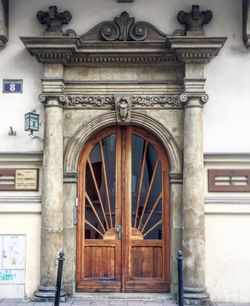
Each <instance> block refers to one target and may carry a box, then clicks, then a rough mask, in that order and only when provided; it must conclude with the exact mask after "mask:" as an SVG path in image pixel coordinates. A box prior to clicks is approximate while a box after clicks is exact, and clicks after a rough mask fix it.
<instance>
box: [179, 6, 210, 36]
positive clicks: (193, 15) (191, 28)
mask: <svg viewBox="0 0 250 306" xmlns="http://www.w3.org/2000/svg"><path fill="white" fill-rule="evenodd" d="M212 17H213V13H212V12H211V11H209V10H207V11H205V12H201V11H200V7H199V5H192V11H191V12H188V13H186V12H184V11H180V12H179V13H178V15H177V19H178V21H179V22H180V24H184V25H185V32H186V35H205V33H204V31H203V25H204V24H208V23H209V22H210V21H211V20H212Z"/></svg>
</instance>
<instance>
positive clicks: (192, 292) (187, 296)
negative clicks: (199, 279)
mask: <svg viewBox="0 0 250 306" xmlns="http://www.w3.org/2000/svg"><path fill="white" fill-rule="evenodd" d="M184 305H211V302H210V298H209V295H208V293H207V292H206V288H204V287H201V288H192V287H184Z"/></svg>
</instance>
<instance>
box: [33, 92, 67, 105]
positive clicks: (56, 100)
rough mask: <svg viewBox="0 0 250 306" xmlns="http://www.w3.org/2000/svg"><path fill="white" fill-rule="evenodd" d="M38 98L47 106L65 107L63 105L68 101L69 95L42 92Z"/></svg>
mask: <svg viewBox="0 0 250 306" xmlns="http://www.w3.org/2000/svg"><path fill="white" fill-rule="evenodd" d="M38 100H39V101H40V102H41V103H43V104H44V106H46V107H49V106H51V107H52V106H55V107H58V106H60V107H63V105H65V103H66V102H67V96H66V95H64V94H56V93H42V94H40V95H39V96H38Z"/></svg>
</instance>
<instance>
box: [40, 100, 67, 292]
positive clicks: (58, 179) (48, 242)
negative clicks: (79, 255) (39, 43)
mask: <svg viewBox="0 0 250 306" xmlns="http://www.w3.org/2000/svg"><path fill="white" fill-rule="evenodd" d="M39 98H40V101H41V102H42V103H44V115H45V118H44V121H45V131H44V153H43V199H42V216H41V259H40V262H41V269H40V273H41V274H40V284H41V286H40V287H39V289H38V292H36V293H35V295H36V296H38V297H46V298H49V297H53V295H54V291H55V288H54V287H55V283H56V267H57V260H56V259H57V254H58V252H59V251H60V250H62V249H63V127H62V114H63V109H62V104H63V103H64V101H65V96H63V95H59V96H56V95H55V96H52V95H47V96H46V95H43V94H42V95H40V97H39Z"/></svg>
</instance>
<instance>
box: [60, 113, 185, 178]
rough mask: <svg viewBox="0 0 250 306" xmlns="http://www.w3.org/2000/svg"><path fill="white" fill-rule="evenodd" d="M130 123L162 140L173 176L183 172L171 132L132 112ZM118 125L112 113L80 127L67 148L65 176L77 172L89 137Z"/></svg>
mask: <svg viewBox="0 0 250 306" xmlns="http://www.w3.org/2000/svg"><path fill="white" fill-rule="evenodd" d="M130 122H131V124H134V125H137V126H140V127H142V128H144V129H146V130H148V131H150V132H152V133H153V134H155V135H156V136H157V137H158V138H159V139H160V141H161V142H162V144H163V146H164V148H165V150H166V152H167V155H168V158H169V162H170V172H171V174H180V173H181V172H182V161H181V152H180V149H179V148H178V146H177V144H176V142H175V140H174V137H173V135H172V134H171V133H170V131H169V130H168V129H167V128H166V127H165V126H163V125H162V124H161V123H160V122H158V121H157V120H155V119H154V118H152V117H151V116H149V115H147V114H143V113H138V112H132V114H131V121H130ZM116 123H117V121H116V113H115V112H114V111H111V112H108V113H106V114H102V115H100V116H97V117H95V118H94V119H91V120H90V121H88V122H87V123H85V124H83V125H82V126H80V127H79V128H78V130H77V131H76V132H75V134H74V135H73V136H72V138H71V139H70V141H69V143H68V145H67V147H66V151H65V157H64V172H65V174H66V173H74V172H77V166H78V161H79V158H80V154H81V152H82V149H83V146H84V144H85V143H86V142H87V140H88V139H89V137H90V136H91V135H93V134H95V133H96V132H98V131H99V130H101V129H103V128H105V127H108V126H110V125H114V124H116ZM145 123H146V124H145Z"/></svg>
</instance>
